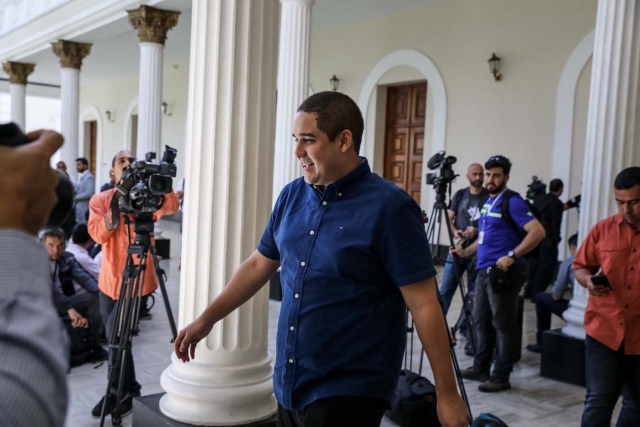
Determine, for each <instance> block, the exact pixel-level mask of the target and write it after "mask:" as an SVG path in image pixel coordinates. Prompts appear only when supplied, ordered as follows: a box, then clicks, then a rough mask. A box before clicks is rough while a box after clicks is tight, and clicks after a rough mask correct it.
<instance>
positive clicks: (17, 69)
mask: <svg viewBox="0 0 640 427" xmlns="http://www.w3.org/2000/svg"><path fill="white" fill-rule="evenodd" d="M34 68H35V64H26V63H22V62H11V61H7V62H5V63H3V64H2V69H3V70H4V71H5V73H7V74H8V75H9V94H10V96H11V121H12V122H14V123H15V124H17V125H18V126H20V129H22V130H23V131H25V132H26V131H28V130H30V129H25V128H24V126H25V120H26V118H25V105H26V97H27V77H28V76H29V74H31V73H33V69H34Z"/></svg>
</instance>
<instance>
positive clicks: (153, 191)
mask: <svg viewBox="0 0 640 427" xmlns="http://www.w3.org/2000/svg"><path fill="white" fill-rule="evenodd" d="M177 153H178V150H176V149H175V148H172V147H169V146H168V145H167V146H165V150H164V154H163V155H162V159H161V160H160V163H157V164H156V163H151V162H152V161H153V160H154V159H155V158H156V153H154V152H149V153H147V154H145V160H136V161H133V162H132V163H131V164H130V165H129V167H127V168H126V169H125V170H124V171H122V180H121V182H120V184H119V185H118V186H117V187H116V191H117V192H118V193H119V200H118V207H119V209H120V211H121V212H123V213H127V214H131V215H133V216H134V217H136V216H149V215H150V214H152V213H153V212H155V211H157V210H158V209H159V208H160V206H161V205H162V200H163V199H162V196H163V195H164V194H167V193H170V192H171V191H172V190H173V188H172V183H173V180H172V179H171V178H172V177H175V176H176V165H175V159H176V155H177Z"/></svg>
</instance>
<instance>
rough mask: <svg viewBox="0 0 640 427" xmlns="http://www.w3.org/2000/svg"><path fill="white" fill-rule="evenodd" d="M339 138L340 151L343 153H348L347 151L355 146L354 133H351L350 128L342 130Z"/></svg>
mask: <svg viewBox="0 0 640 427" xmlns="http://www.w3.org/2000/svg"><path fill="white" fill-rule="evenodd" d="M338 138H339V140H340V152H341V153H346V152H347V151H349V150H350V149H351V148H352V146H353V134H352V133H351V131H350V130H349V129H345V130H343V131H342V132H340V135H339V136H338Z"/></svg>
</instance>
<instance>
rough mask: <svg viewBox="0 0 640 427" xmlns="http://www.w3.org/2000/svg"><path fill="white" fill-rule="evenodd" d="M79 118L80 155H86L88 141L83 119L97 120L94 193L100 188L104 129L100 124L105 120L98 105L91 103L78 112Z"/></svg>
mask: <svg viewBox="0 0 640 427" xmlns="http://www.w3.org/2000/svg"><path fill="white" fill-rule="evenodd" d="M79 118H80V120H79V121H78V126H79V130H78V135H80V136H81V138H78V140H79V141H81V142H79V147H78V156H80V157H87V156H86V152H85V148H86V147H87V143H88V141H86V140H85V138H86V136H87V135H86V131H85V124H84V122H85V121H92V120H95V121H96V122H97V129H96V176H95V178H96V179H95V191H96V193H97V192H98V191H99V190H100V186H101V185H102V151H103V147H102V133H103V131H104V127H103V126H102V124H103V123H104V122H105V121H106V120H103V118H102V114H100V110H98V107H96V106H95V105H93V104H91V105H87V106H86V107H85V108H84V109H83V110H82V111H81V112H80V114H79ZM71 167H75V165H73V166H71Z"/></svg>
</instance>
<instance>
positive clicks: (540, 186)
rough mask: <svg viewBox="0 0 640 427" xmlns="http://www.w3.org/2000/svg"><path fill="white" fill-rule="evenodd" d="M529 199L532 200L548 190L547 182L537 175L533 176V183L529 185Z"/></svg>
mask: <svg viewBox="0 0 640 427" xmlns="http://www.w3.org/2000/svg"><path fill="white" fill-rule="evenodd" d="M527 188H528V190H527V199H529V200H532V201H533V199H535V198H536V196H539V195H541V194H545V193H546V192H547V184H545V183H544V182H542V181H540V180H539V179H538V177H537V176H536V175H533V176H532V177H531V184H529V185H527Z"/></svg>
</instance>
